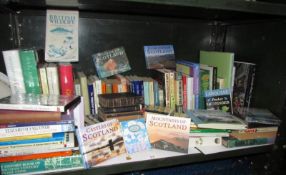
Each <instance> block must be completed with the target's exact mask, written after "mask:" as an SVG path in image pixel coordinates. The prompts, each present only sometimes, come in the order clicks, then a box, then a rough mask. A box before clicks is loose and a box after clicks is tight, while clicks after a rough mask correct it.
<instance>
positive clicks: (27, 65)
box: [19, 49, 42, 94]
mask: <svg viewBox="0 0 286 175" xmlns="http://www.w3.org/2000/svg"><path fill="white" fill-rule="evenodd" d="M19 54H20V62H21V67H22V72H23V77H24V84H25V88H26V93H32V94H41V93H42V92H41V87H40V81H39V75H38V69H37V61H36V55H35V51H34V50H33V49H29V50H20V53H19Z"/></svg>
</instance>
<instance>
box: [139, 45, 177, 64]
mask: <svg viewBox="0 0 286 175" xmlns="http://www.w3.org/2000/svg"><path fill="white" fill-rule="evenodd" d="M144 54H145V61H146V67H147V69H162V68H167V69H175V51H174V47H173V45H171V44H170V45H153V46H144Z"/></svg>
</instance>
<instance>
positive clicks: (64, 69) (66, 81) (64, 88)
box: [59, 63, 74, 95]
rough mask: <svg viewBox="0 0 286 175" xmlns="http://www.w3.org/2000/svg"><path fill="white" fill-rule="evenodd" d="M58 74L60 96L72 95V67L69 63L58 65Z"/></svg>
mask: <svg viewBox="0 0 286 175" xmlns="http://www.w3.org/2000/svg"><path fill="white" fill-rule="evenodd" d="M59 74H60V86H61V95H73V94H74V82H73V72H72V65H71V64H70V63H61V64H59Z"/></svg>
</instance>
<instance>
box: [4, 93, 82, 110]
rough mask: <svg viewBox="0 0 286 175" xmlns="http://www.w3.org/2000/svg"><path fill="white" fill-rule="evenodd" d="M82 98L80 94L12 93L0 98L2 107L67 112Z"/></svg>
mask: <svg viewBox="0 0 286 175" xmlns="http://www.w3.org/2000/svg"><path fill="white" fill-rule="evenodd" d="M80 100H81V99H80V96H64V95H51V94H50V95H45V94H12V95H11V96H8V97H6V98H2V99H0V109H8V110H28V111H31V110H32V111H59V112H65V111H66V110H67V109H68V108H70V107H71V106H73V105H76V104H78V103H80Z"/></svg>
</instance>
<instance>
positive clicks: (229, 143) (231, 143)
mask: <svg viewBox="0 0 286 175" xmlns="http://www.w3.org/2000/svg"><path fill="white" fill-rule="evenodd" d="M269 142H271V139H268V138H256V139H247V140H238V139H229V138H223V139H222V144H223V146H225V147H227V148H233V147H239V146H250V145H261V144H267V143H269Z"/></svg>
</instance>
